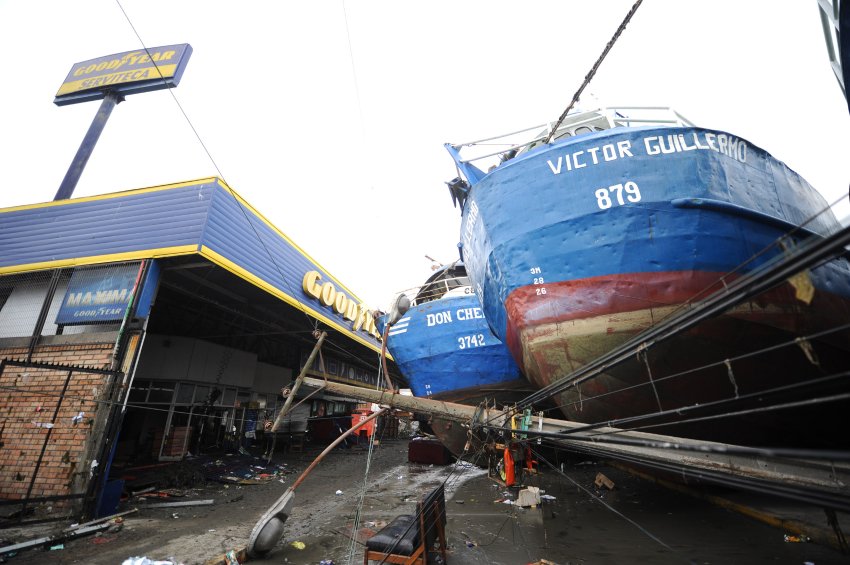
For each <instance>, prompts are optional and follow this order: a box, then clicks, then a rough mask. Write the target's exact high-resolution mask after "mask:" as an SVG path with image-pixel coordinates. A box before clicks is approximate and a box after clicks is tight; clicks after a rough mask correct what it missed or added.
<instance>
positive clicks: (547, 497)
mask: <svg viewBox="0 0 850 565" xmlns="http://www.w3.org/2000/svg"><path fill="white" fill-rule="evenodd" d="M540 498H542V499H543V500H557V499H556V498H555V497H554V496H552V495H551V494H541V495H540Z"/></svg>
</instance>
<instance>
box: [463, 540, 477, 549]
mask: <svg viewBox="0 0 850 565" xmlns="http://www.w3.org/2000/svg"><path fill="white" fill-rule="evenodd" d="M476 545H478V544H477V543H475V542H474V541H472V540H466V547H475V546H476Z"/></svg>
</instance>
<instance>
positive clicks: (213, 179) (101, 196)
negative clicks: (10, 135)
mask: <svg viewBox="0 0 850 565" xmlns="http://www.w3.org/2000/svg"><path fill="white" fill-rule="evenodd" d="M207 183H214V184H223V183H221V181H220V179H218V178H217V177H207V178H204V179H198V180H192V181H186V182H180V183H175V184H161V185H158V186H151V187H148V188H133V189H130V190H122V191H119V192H109V193H107V194H98V195H95V196H83V197H80V198H69V199H67V200H53V201H50V202H41V203H38V204H23V205H21V206H12V207H10V208H0V214H5V213H6V212H19V211H21V210H35V209H38V208H50V207H52V206H67V205H69V204H80V203H82V202H94V201H97V200H109V199H111V198H121V197H122V196H128V195H130V194H144V193H146V192H158V191H160V190H171V189H173V188H183V187H185V186H193V185H196V184H207Z"/></svg>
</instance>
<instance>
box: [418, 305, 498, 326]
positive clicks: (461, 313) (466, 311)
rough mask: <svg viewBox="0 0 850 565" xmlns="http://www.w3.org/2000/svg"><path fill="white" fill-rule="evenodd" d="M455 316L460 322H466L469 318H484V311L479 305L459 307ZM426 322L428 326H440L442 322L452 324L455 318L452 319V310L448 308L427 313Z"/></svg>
mask: <svg viewBox="0 0 850 565" xmlns="http://www.w3.org/2000/svg"><path fill="white" fill-rule="evenodd" d="M455 318H456V319H457V321H459V322H465V321H467V320H481V319H483V318H484V313H483V312H482V311H481V308H478V307H477V306H476V307H474V308H458V309H457V310H455ZM425 322H426V324H427V325H428V327H431V326H438V325H440V324H451V323H452V322H454V320H453V319H452V312H451V310H446V311H444V312H435V313H433V314H426V315H425Z"/></svg>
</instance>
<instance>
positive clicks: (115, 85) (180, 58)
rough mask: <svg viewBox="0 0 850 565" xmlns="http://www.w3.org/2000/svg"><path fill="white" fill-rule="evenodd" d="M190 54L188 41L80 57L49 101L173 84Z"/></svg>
mask: <svg viewBox="0 0 850 565" xmlns="http://www.w3.org/2000/svg"><path fill="white" fill-rule="evenodd" d="M191 55H192V46H191V45H189V44H188V43H183V44H180V45H166V46H164V47H152V48H148V49H138V50H136V51H127V52H126V53H117V54H115V55H108V56H106V57H100V58H97V59H91V60H90V61H83V62H82V63H77V64H75V65H74V66H73V67H71V72H70V73H68V76H67V77H66V78H65V82H63V83H62V86H60V87H59V91H58V92H57V93H56V98H55V99H54V100H53V103H54V104H56V105H57V106H64V105H66V104H76V103H77V102H88V101H90V100H100V99H102V98H103V97H104V96H106V93H107V92H115V93H117V94H121V95H127V94H137V93H139V92H149V91H151V90H161V89H164V88H171V87H173V86H177V84H178V83H179V82H180V78H181V77H182V76H183V70H184V69H185V68H186V64H187V63H188V62H189V57H190V56H191Z"/></svg>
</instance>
